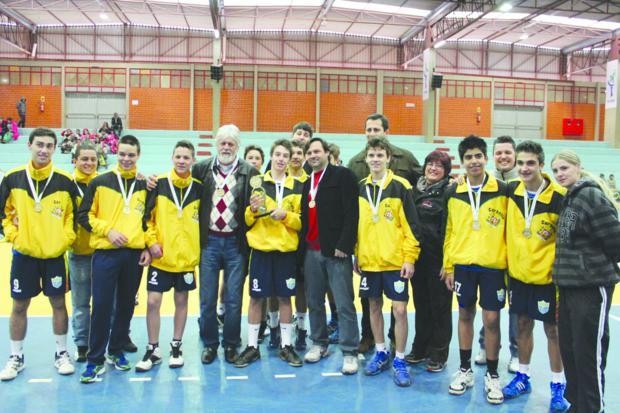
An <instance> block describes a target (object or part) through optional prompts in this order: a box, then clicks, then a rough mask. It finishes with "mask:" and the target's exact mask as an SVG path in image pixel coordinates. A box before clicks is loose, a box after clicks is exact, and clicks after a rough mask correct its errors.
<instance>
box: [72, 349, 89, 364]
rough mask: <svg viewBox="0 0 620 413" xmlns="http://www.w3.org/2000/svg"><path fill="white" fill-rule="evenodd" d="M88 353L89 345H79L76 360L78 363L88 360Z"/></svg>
mask: <svg viewBox="0 0 620 413" xmlns="http://www.w3.org/2000/svg"><path fill="white" fill-rule="evenodd" d="M87 354H88V346H78V348H77V352H76V353H75V361H76V362H78V363H84V362H86V360H87V357H86V355H87Z"/></svg>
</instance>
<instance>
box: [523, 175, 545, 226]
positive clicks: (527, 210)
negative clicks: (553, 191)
mask: <svg viewBox="0 0 620 413" xmlns="http://www.w3.org/2000/svg"><path fill="white" fill-rule="evenodd" d="M544 187H545V179H544V178H543V181H542V183H541V184H540V186H539V187H538V190H537V191H536V193H535V194H534V198H533V199H532V205H531V206H530V205H529V202H528V200H529V199H528V198H529V197H528V196H527V190H526V191H525V192H526V193H525V194H523V215H524V217H525V229H526V230H529V229H530V227H531V226H532V219H533V218H534V210H535V209H536V201H538V197H539V196H540V194H541V192H542V191H543V188H544Z"/></svg>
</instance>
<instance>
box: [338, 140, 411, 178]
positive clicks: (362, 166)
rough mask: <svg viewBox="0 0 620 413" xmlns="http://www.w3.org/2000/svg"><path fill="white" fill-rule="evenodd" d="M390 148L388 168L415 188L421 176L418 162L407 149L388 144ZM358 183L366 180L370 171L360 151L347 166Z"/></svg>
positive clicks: (362, 152)
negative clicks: (390, 157) (390, 154)
mask: <svg viewBox="0 0 620 413" xmlns="http://www.w3.org/2000/svg"><path fill="white" fill-rule="evenodd" d="M390 146H391V147H392V160H391V161H390V165H389V168H390V169H391V170H392V171H393V172H394V173H395V174H396V175H398V176H401V177H403V178H405V179H406V180H408V181H409V183H411V186H412V187H414V188H415V185H416V183H417V182H418V178H419V177H420V176H422V167H421V166H420V163H419V162H418V160H417V159H416V158H415V156H413V154H412V153H411V152H409V151H408V150H407V149H403V148H399V147H398V146H396V145H392V144H390ZM347 168H349V169H350V170H351V171H352V172H353V174H354V175H355V177H356V178H357V180H358V181H361V180H362V179H364V178H366V177H367V176H368V174H370V169H369V168H368V165H367V164H366V156H365V154H364V151H363V150H362V151H361V152H360V153H358V154H357V155H355V156H354V157H353V158H351V160H350V161H349V164H348V165H347Z"/></svg>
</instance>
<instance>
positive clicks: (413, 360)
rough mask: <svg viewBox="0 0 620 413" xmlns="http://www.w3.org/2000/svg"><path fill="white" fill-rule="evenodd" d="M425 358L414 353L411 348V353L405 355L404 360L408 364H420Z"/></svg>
mask: <svg viewBox="0 0 620 413" xmlns="http://www.w3.org/2000/svg"><path fill="white" fill-rule="evenodd" d="M427 359H428V357H427V356H423V355H420V354H416V353H415V350H414V349H412V350H411V353H409V354H407V355H406V356H405V361H406V362H407V363H409V364H420V363H422V362H423V361H426V360H427Z"/></svg>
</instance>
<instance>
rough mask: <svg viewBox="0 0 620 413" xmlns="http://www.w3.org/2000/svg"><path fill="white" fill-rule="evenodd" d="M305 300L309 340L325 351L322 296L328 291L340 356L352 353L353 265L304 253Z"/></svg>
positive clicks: (354, 331)
mask: <svg viewBox="0 0 620 413" xmlns="http://www.w3.org/2000/svg"><path fill="white" fill-rule="evenodd" d="M304 274H305V281H306V284H305V286H306V298H307V300H308V310H309V316H310V338H311V339H312V342H313V343H314V344H316V345H320V346H323V347H327V345H328V344H329V338H328V336H327V320H326V318H325V317H326V315H325V294H326V293H327V288H328V287H330V288H331V290H332V294H333V295H334V301H335V302H336V308H337V309H338V330H339V339H338V343H339V344H340V348H341V350H342V351H343V353H355V352H357V347H358V346H359V329H358V327H357V312H356V311H355V306H354V305H353V299H354V298H355V294H354V292H353V264H352V263H351V257H346V258H336V257H324V256H323V255H321V251H313V250H308V251H306V257H305V261H304Z"/></svg>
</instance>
